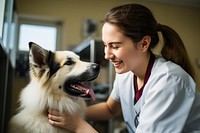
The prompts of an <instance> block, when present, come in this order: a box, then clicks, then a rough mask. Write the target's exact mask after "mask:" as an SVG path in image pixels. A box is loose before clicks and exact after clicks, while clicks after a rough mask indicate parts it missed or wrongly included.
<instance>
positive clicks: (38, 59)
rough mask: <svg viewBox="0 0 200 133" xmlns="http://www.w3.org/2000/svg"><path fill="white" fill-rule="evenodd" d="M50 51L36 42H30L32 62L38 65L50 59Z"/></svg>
mask: <svg viewBox="0 0 200 133" xmlns="http://www.w3.org/2000/svg"><path fill="white" fill-rule="evenodd" d="M48 54H49V51H47V50H45V49H44V48H42V47H40V46H39V45H38V44H36V43H34V42H29V60H30V63H32V64H34V65H38V66H43V65H45V63H46V61H47V59H48Z"/></svg>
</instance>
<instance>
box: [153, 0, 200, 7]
mask: <svg viewBox="0 0 200 133" xmlns="http://www.w3.org/2000/svg"><path fill="white" fill-rule="evenodd" d="M149 1H155V2H160V3H168V4H176V5H183V6H189V7H195V8H200V0H149Z"/></svg>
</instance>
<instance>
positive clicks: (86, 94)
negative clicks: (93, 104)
mask: <svg viewBox="0 0 200 133" xmlns="http://www.w3.org/2000/svg"><path fill="white" fill-rule="evenodd" d="M99 72H100V65H98V64H95V63H93V64H92V65H91V66H90V67H89V68H88V70H87V71H85V72H84V73H82V74H80V75H76V76H73V77H70V78H69V79H68V80H66V81H65V84H64V91H65V92H66V93H68V94H69V95H72V96H76V97H82V98H87V99H93V100H95V98H96V97H95V94H94V92H93V90H92V89H91V88H88V87H86V86H85V85H84V84H85V83H86V82H89V81H92V80H94V79H96V78H97V77H98V75H99Z"/></svg>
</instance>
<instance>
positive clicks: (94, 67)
mask: <svg viewBox="0 0 200 133" xmlns="http://www.w3.org/2000/svg"><path fill="white" fill-rule="evenodd" d="M91 67H92V69H94V70H96V71H99V70H100V65H99V64H96V63H93V64H92V65H91Z"/></svg>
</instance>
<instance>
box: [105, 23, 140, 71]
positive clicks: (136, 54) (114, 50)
mask: <svg viewBox="0 0 200 133" xmlns="http://www.w3.org/2000/svg"><path fill="white" fill-rule="evenodd" d="M102 40H103V42H104V45H105V48H104V52H105V59H107V60H110V61H111V62H112V63H113V65H114V68H115V71H116V72H117V73H119V74H121V73H125V72H128V71H133V72H134V71H135V70H136V69H137V68H139V66H140V64H141V60H140V58H141V54H142V52H141V50H140V42H138V43H134V42H133V41H132V40H131V39H130V38H129V37H126V36H124V35H123V34H122V33H121V32H120V30H119V29H118V28H117V27H116V26H115V25H112V24H110V23H105V24H104V25H103V28H102Z"/></svg>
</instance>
